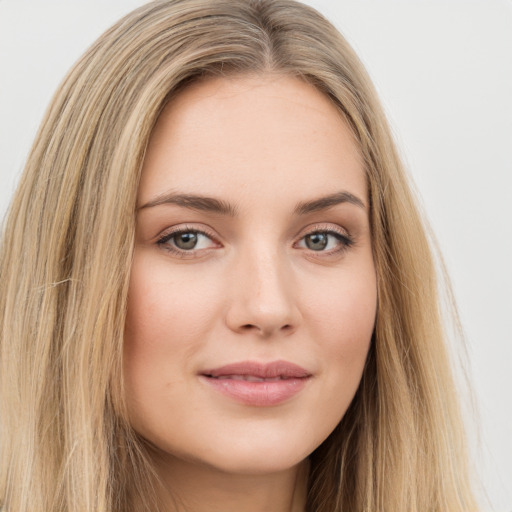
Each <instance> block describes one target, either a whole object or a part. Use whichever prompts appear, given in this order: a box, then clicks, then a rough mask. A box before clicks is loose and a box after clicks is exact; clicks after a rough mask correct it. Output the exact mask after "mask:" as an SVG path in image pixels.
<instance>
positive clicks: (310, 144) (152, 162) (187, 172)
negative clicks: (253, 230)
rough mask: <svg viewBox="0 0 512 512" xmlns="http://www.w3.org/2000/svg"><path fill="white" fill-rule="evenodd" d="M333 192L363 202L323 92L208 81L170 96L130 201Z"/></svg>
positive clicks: (359, 180)
mask: <svg viewBox="0 0 512 512" xmlns="http://www.w3.org/2000/svg"><path fill="white" fill-rule="evenodd" d="M337 189H349V191H351V192H353V193H355V194H357V195H358V196H359V197H361V198H362V199H363V200H364V201H365V202H366V198H367V191H366V178H365V173H364V166H363V164H362V158H361V156H360V152H359V147H358V144H357V143H356V141H355V138H354V136H353V135H352V132H351V131H350V129H349V128H348V126H347V124H346V122H345V121H344V119H343V117H342V114H341V112H340V111H339V110H338V109H337V108H336V107H335V105H334V104H333V102H332V101H331V100H330V99H329V98H328V97H327V96H326V95H324V94H322V93H321V92H319V91H318V90H317V89H316V88H315V87H313V86H312V85H310V84H308V83H306V82H305V81H303V80H300V79H298V78H294V77H289V76H282V75H278V76H275V75H269V76H257V77H254V76H245V77H231V78H215V79H209V80H206V81H202V82H198V83H195V84H193V85H192V86H190V87H188V88H186V89H185V90H183V91H181V92H180V93H178V94H177V95H176V96H175V97H174V98H173V100H172V101H171V102H170V103H169V104H168V105H167V106H166V108H165V109H164V111H163V112H162V114H161V115H160V118H159V119H158V121H157V123H156V126H155V128H154V131H153V133H152V136H151V138H150V142H149V146H148V151H147V154H146V160H145V163H144V168H143V173H142V179H141V185H140V189H139V198H138V203H139V205H140V204H142V203H144V202H146V201H150V200H151V199H153V198H154V197H155V196H156V195H158V194H161V193H164V192H168V191H174V190H179V191H180V192H181V191H183V192H188V193H203V194H207V195H225V194H228V195H229V194H231V195H232V194H234V193H235V194H236V195H237V196H238V197H239V198H240V199H241V200H242V199H243V198H244V197H245V196H247V198H251V196H257V195H258V193H260V192H261V191H266V192H265V193H266V194H269V195H271V196H273V197H274V199H277V198H278V197H281V199H280V200H282V198H283V197H289V198H290V200H291V199H294V198H295V199H298V200H300V199H302V198H301V197H298V196H301V195H302V196H304V195H305V194H307V195H310V196H315V195H317V196H319V195H323V194H329V193H332V192H333V191H336V190H337ZM285 192H286V194H285Z"/></svg>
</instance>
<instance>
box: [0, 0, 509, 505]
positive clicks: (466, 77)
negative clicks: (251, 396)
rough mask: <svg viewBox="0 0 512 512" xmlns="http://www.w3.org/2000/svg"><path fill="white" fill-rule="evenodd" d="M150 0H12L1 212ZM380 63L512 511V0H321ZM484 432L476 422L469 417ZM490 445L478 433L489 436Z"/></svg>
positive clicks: (377, 70) (498, 480)
mask: <svg viewBox="0 0 512 512" xmlns="http://www.w3.org/2000/svg"><path fill="white" fill-rule="evenodd" d="M143 3H145V2H144V1H142V0H122V1H121V0H117V1H114V0H67V1H64V0H61V1H56V0H45V1H44V2H43V1H40V0H0V216H3V214H4V212H5V210H6V208H7V205H8V202H9V198H10V196H11V194H12V192H13V190H14V187H15V183H16V181H17V179H18V177H19V175H20V172H21V169H22V166H23V162H24V159H25V157H26V154H27V152H28V149H29V146H30V143H31V140H32V138H33V137H34V135H35V132H36V129H37V127H38V124H39V122H40V120H41V117H42V115H43V112H44V110H45V107H46V105H47V104H48V102H49V100H50V98H51V96H52V93H53V92H54V90H55V89H56V87H57V85H58V83H59V82H60V80H61V79H62V78H63V76H64V74H65V72H66V71H67V70H68V68H69V67H70V66H71V64H72V63H73V62H74V61H75V60H76V59H77V58H78V57H79V55H80V54H81V53H82V52H83V51H84V49H85V48H86V47H87V46H88V45H89V44H90V43H92V41H93V40H94V39H95V38H96V37H97V36H99V35H100V34H101V33H102V32H103V30H105V29H106V28H107V27H108V26H110V25H111V24H112V23H113V22H114V21H115V20H116V19H117V18H119V17H120V16H121V15H123V14H125V13H126V12H128V11H130V10H131V9H132V8H134V7H137V6H138V5H142V4H143ZM307 3H309V4H311V5H313V6H314V7H316V8H317V9H319V10H320V11H321V12H323V13H324V14H325V15H326V16H327V17H328V18H329V19H331V20H332V21H333V22H334V23H335V25H336V26H337V27H338V28H339V29H340V30H341V31H342V32H343V33H344V35H345V36H346V37H347V39H348V40H349V41H350V42H351V44H352V45H353V46H354V47H355V49H356V51H357V52H358V54H359V55H360V57H361V58H362V60H363V62H364V63H365V64H366V66H367V67H368V70H369V72H370V74H371V76H372V78H373V80H374V82H375V84H376V86H377V89H378V91H379V94H380V96H381V99H382V101H383V103H384V106H385V108H386V111H387V112H388V115H389V118H390V121H391V124H392V126H393V128H394V131H395V134H396V139H397V141H398V144H399V146H400V147H401V148H402V152H403V155H404V159H405V161H406V163H407V166H408V168H409V169H410V171H411V173H412V175H413V177H414V180H415V182H416V184H417V186H418V189H419V191H420V193H421V195H422V197H423V200H424V206H425V209H426V212H427V216H428V217H429V219H430V221H431V223H432V225H433V227H434V231H435V232H436V234H437V236H438V239H439V242H440V245H441V248H442V251H443V253H444V256H445V259H446V262H447V265H448V268H449V271H450V274H451V276H452V279H453V284H454V288H455V294H456V298H457V300H458V303H459V307H460V311H461V316H462V321H463V324H464V326H465V329H466V333H467V340H468V346H469V355H470V360H471V365H472V372H473V382H474V387H475V393H476V396H477V399H478V402H479V407H480V416H481V430H482V439H481V441H480V444H481V448H480V450H477V449H475V455H474V458H475V463H476V466H477V468H478V470H479V472H480V473H481V475H482V478H483V481H484V486H485V488H486V490H487V494H488V496H489V501H490V503H489V504H487V505H485V506H484V510H495V511H497V512H510V511H512V400H511V394H512V334H511V333H512V206H511V204H512V55H511V54H512V0H479V1H477V0H401V1H399V0H340V1H336V0H309V1H308V2H307ZM468 423H470V427H471V429H472V430H473V427H472V425H473V420H471V419H468ZM475 446H476V444H475Z"/></svg>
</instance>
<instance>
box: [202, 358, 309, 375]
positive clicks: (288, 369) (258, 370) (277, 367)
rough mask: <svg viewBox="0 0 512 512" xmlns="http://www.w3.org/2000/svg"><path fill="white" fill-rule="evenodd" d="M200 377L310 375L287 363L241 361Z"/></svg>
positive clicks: (203, 372)
mask: <svg viewBox="0 0 512 512" xmlns="http://www.w3.org/2000/svg"><path fill="white" fill-rule="evenodd" d="M201 375H204V376H206V377H228V376H230V375H246V376H252V377H257V378H260V379H271V378H276V377H281V378H287V379H291V378H296V379H299V378H306V377H310V376H311V373H310V372H308V371H307V370H306V369H304V368H302V367H301V366H299V365H297V364H294V363H290V362H288V361H272V362H269V363H260V362H257V361H241V362H238V363H231V364H226V365H224V366H220V367H219V368H212V369H209V370H206V371H202V372H201Z"/></svg>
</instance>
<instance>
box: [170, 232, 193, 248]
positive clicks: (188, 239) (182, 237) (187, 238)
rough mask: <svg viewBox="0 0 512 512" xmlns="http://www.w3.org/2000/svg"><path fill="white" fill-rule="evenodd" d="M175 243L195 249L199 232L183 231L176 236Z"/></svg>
mask: <svg viewBox="0 0 512 512" xmlns="http://www.w3.org/2000/svg"><path fill="white" fill-rule="evenodd" d="M174 243H175V244H176V247H178V248H180V249H185V250H187V249H193V248H194V247H195V246H196V244H197V233H181V234H179V235H178V236H177V237H176V238H175V240H174Z"/></svg>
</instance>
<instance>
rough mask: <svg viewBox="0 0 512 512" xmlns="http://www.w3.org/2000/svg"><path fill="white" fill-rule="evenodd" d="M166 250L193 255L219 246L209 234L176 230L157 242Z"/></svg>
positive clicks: (194, 230)
mask: <svg viewBox="0 0 512 512" xmlns="http://www.w3.org/2000/svg"><path fill="white" fill-rule="evenodd" d="M157 244H158V245H160V246H162V247H163V248H164V249H166V250H168V251H170V252H174V253H181V254H184V253H187V252H188V253H193V252H195V251H199V250H202V249H212V248H215V247H218V244H217V243H216V242H215V241H214V240H212V237H211V236H209V235H208V234H207V233H204V232H203V231H200V230H198V229H190V228H183V229H176V230H174V231H172V232H170V233H167V234H165V235H164V236H163V237H162V238H160V239H159V240H158V241H157Z"/></svg>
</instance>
